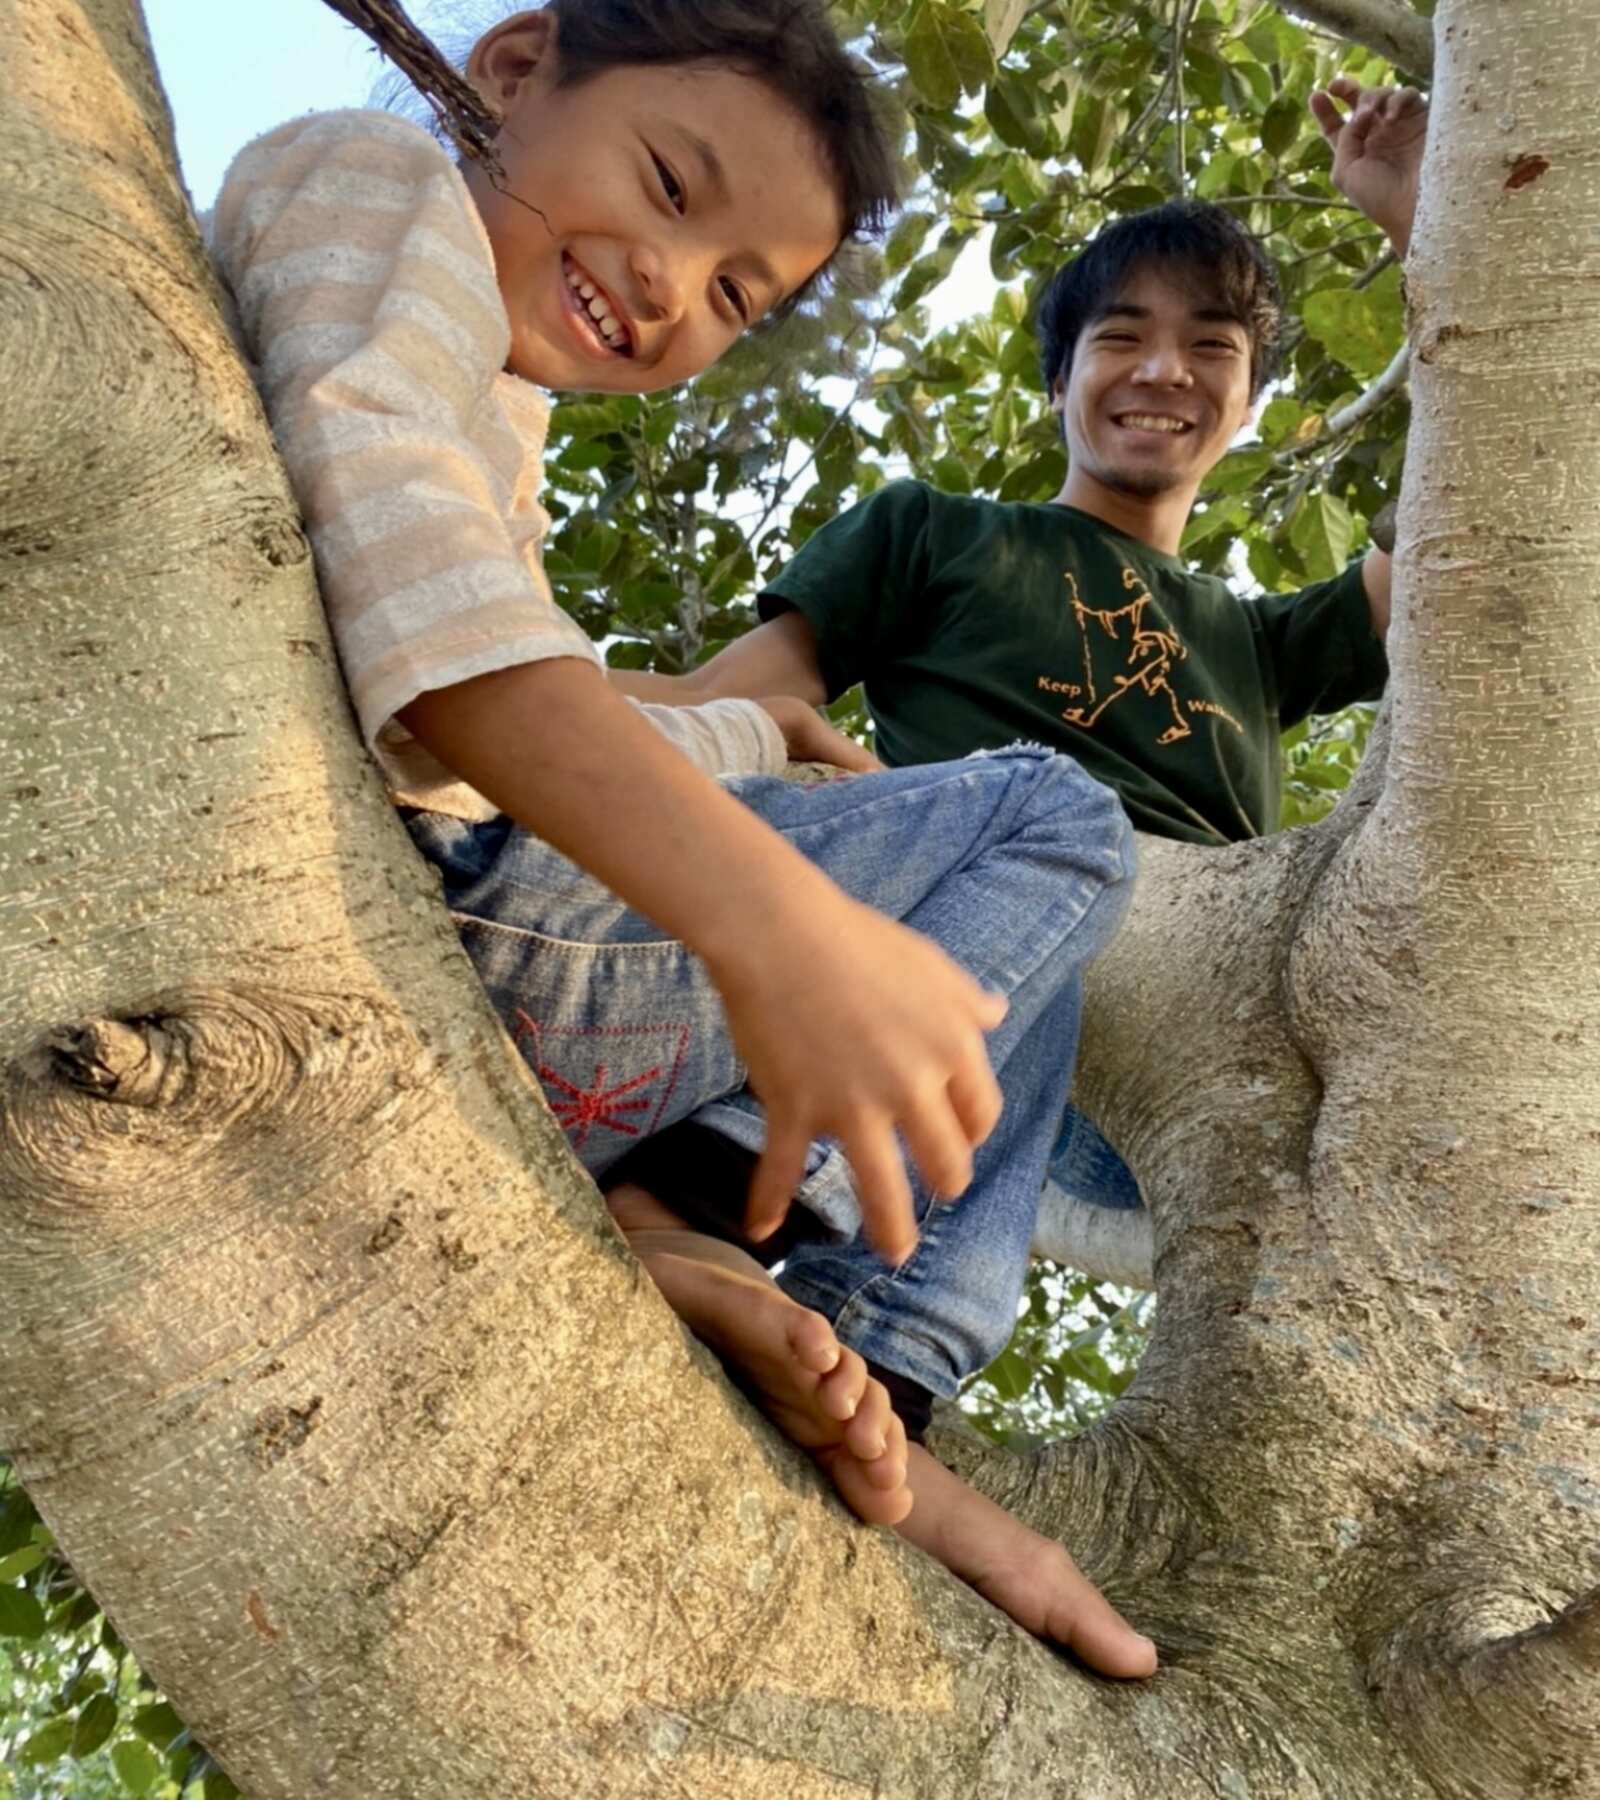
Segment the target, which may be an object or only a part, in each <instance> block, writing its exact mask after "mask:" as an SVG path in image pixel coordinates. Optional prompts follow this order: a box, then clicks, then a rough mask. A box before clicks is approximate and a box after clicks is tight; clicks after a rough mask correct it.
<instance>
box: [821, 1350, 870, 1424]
mask: <svg viewBox="0 0 1600 1800" xmlns="http://www.w3.org/2000/svg"><path fill="white" fill-rule="evenodd" d="M876 1386H877V1383H876V1382H872V1381H869V1380H868V1379H867V1365H866V1364H865V1363H864V1362H863V1361H862V1360H861V1358H860V1357H859V1356H858V1355H857V1354H856V1353H855V1351H854V1350H844V1349H841V1350H840V1351H839V1360H838V1362H837V1363H836V1364H835V1365H834V1367H833V1369H832V1370H831V1371H830V1372H829V1373H828V1374H827V1375H825V1376H824V1377H823V1379H822V1381H821V1383H820V1384H819V1385H818V1388H817V1405H818V1406H819V1407H820V1408H821V1410H822V1412H823V1414H824V1415H825V1416H826V1417H827V1418H830V1419H835V1420H837V1421H838V1422H839V1423H840V1424H841V1425H842V1424H844V1423H845V1422H846V1420H851V1419H854V1418H855V1416H856V1414H857V1412H858V1411H859V1410H860V1407H861V1400H862V1396H863V1395H864V1394H865V1393H867V1392H868V1390H869V1389H871V1388H873V1387H876Z"/></svg>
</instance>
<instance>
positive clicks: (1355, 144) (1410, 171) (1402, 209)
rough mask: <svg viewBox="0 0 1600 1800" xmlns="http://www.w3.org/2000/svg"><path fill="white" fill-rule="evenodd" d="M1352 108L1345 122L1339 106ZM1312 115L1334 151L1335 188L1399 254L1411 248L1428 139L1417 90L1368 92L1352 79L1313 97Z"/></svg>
mask: <svg viewBox="0 0 1600 1800" xmlns="http://www.w3.org/2000/svg"><path fill="white" fill-rule="evenodd" d="M1340 100H1342V101H1343V102H1344V103H1345V105H1346V106H1348V107H1349V108H1350V113H1349V116H1348V117H1346V116H1345V115H1344V114H1343V113H1341V112H1340V111H1339V108H1338V105H1337V104H1336V102H1338V101H1340ZM1311 111H1312V113H1313V114H1314V115H1315V117H1316V121H1317V123H1318V125H1320V126H1321V127H1322V135H1323V136H1324V137H1325V138H1326V139H1327V140H1328V142H1329V143H1330V144H1331V145H1332V146H1333V184H1334V186H1335V187H1336V188H1338V190H1339V192H1340V193H1341V194H1344V195H1345V196H1346V197H1347V198H1348V199H1350V200H1353V201H1354V202H1355V204H1356V205H1357V206H1359V207H1360V208H1361V210H1362V211H1363V212H1364V213H1365V214H1366V215H1367V217H1368V218H1369V219H1371V220H1372V222H1373V223H1374V224H1375V225H1381V226H1382V227H1383V229H1384V230H1385V231H1386V232H1388V234H1389V241H1390V242H1391V243H1392V244H1393V245H1394V247H1395V250H1396V252H1397V253H1398V254H1399V255H1400V256H1404V255H1405V253H1406V251H1407V250H1408V249H1409V248H1410V246H1411V225H1412V220H1413V219H1414V218H1415V216H1416V210H1417V182H1418V177H1419V176H1420V175H1421V172H1422V151H1423V146H1424V144H1425V143H1426V141H1427V135H1428V103H1427V101H1426V100H1424V99H1423V97H1422V96H1421V95H1420V94H1419V93H1418V92H1417V91H1416V89H1415V88H1364V87H1362V85H1361V84H1360V82H1358V81H1353V80H1352V79H1351V78H1350V77H1349V76H1348V75H1341V76H1340V77H1339V78H1338V79H1337V80H1336V81H1330V82H1329V83H1328V87H1327V91H1326V92H1325V93H1324V92H1318V93H1315V94H1313V95H1312V96H1311Z"/></svg>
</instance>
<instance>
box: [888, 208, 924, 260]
mask: <svg viewBox="0 0 1600 1800" xmlns="http://www.w3.org/2000/svg"><path fill="white" fill-rule="evenodd" d="M932 224H933V214H932V213H921V212H910V213H906V214H904V215H903V217H902V218H901V220H900V222H899V224H898V225H896V226H895V228H894V230H893V231H892V232H890V234H889V241H888V243H886V244H885V245H884V247H883V263H884V267H885V268H886V269H888V271H889V272H890V274H892V275H898V274H899V272H900V271H901V270H902V269H903V268H905V267H906V265H907V264H908V263H910V262H911V260H912V259H913V258H914V257H915V256H916V254H917V252H918V251H919V250H920V249H921V248H922V244H923V240H924V239H925V238H926V237H927V235H928V231H929V228H930V227H931V226H932Z"/></svg>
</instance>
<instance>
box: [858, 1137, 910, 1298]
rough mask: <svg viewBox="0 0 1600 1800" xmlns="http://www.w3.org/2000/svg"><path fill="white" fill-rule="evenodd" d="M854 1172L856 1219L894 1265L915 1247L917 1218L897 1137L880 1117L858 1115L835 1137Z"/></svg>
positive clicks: (900, 1261)
mask: <svg viewBox="0 0 1600 1800" xmlns="http://www.w3.org/2000/svg"><path fill="white" fill-rule="evenodd" d="M839 1141H840V1144H841V1145H842V1146H843V1149H844V1153H845V1157H846V1158H847V1160H848V1161H849V1164H850V1172H851V1174H852V1175H854V1177H855V1183H856V1198H857V1199H858V1200H859V1201H860V1203H861V1219H862V1223H863V1224H864V1225H865V1226H866V1231H867V1236H868V1238H870V1239H871V1241H872V1243H873V1245H874V1247H875V1248H876V1249H877V1251H878V1254H879V1255H880V1256H882V1257H883V1258H884V1259H885V1260H886V1261H888V1262H891V1263H893V1264H894V1265H895V1267H896V1268H898V1267H899V1266H900V1264H901V1263H903V1262H904V1261H905V1259H906V1258H907V1257H908V1256H909V1255H910V1254H911V1252H912V1251H913V1250H915V1249H916V1247H917V1220H916V1213H915V1210H914V1209H913V1207H912V1204H911V1182H910V1180H909V1179H908V1177H907V1175H906V1165H905V1159H904V1158H903V1157H902V1156H901V1154H900V1143H899V1140H898V1139H897V1138H896V1137H895V1134H894V1131H893V1130H892V1128H891V1127H890V1124H889V1122H888V1120H887V1119H886V1118H882V1117H878V1118H874V1119H872V1120H871V1121H866V1120H863V1121H862V1122H861V1123H860V1124H858V1125H857V1126H856V1127H855V1128H854V1129H853V1130H851V1131H849V1132H841V1133H840V1138H839Z"/></svg>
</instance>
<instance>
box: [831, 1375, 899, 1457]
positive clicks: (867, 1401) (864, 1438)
mask: <svg viewBox="0 0 1600 1800" xmlns="http://www.w3.org/2000/svg"><path fill="white" fill-rule="evenodd" d="M896 1430H898V1431H899V1444H900V1450H901V1454H902V1455H903V1454H904V1452H905V1443H906V1434H905V1430H904V1428H903V1427H902V1426H901V1425H900V1421H899V1420H898V1419H897V1418H896V1417H895V1413H894V1408H893V1407H892V1406H891V1405H890V1404H889V1391H888V1389H887V1388H885V1387H884V1385H883V1383H882V1382H881V1381H868V1382H867V1383H866V1384H865V1386H864V1388H863V1391H862V1395H861V1400H860V1403H859V1404H858V1405H857V1407H856V1410H855V1414H854V1416H853V1417H852V1418H851V1420H850V1423H849V1424H848V1425H846V1426H845V1428H844V1442H845V1448H846V1449H847V1450H849V1451H850V1453H851V1455H853V1456H855V1457H857V1458H859V1460H860V1461H862V1462H863V1463H872V1462H876V1461H877V1460H878V1459H879V1458H880V1457H882V1456H885V1455H887V1454H888V1451H889V1446H890V1443H891V1439H892V1434H893V1433H894V1432H895V1431H896Z"/></svg>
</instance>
